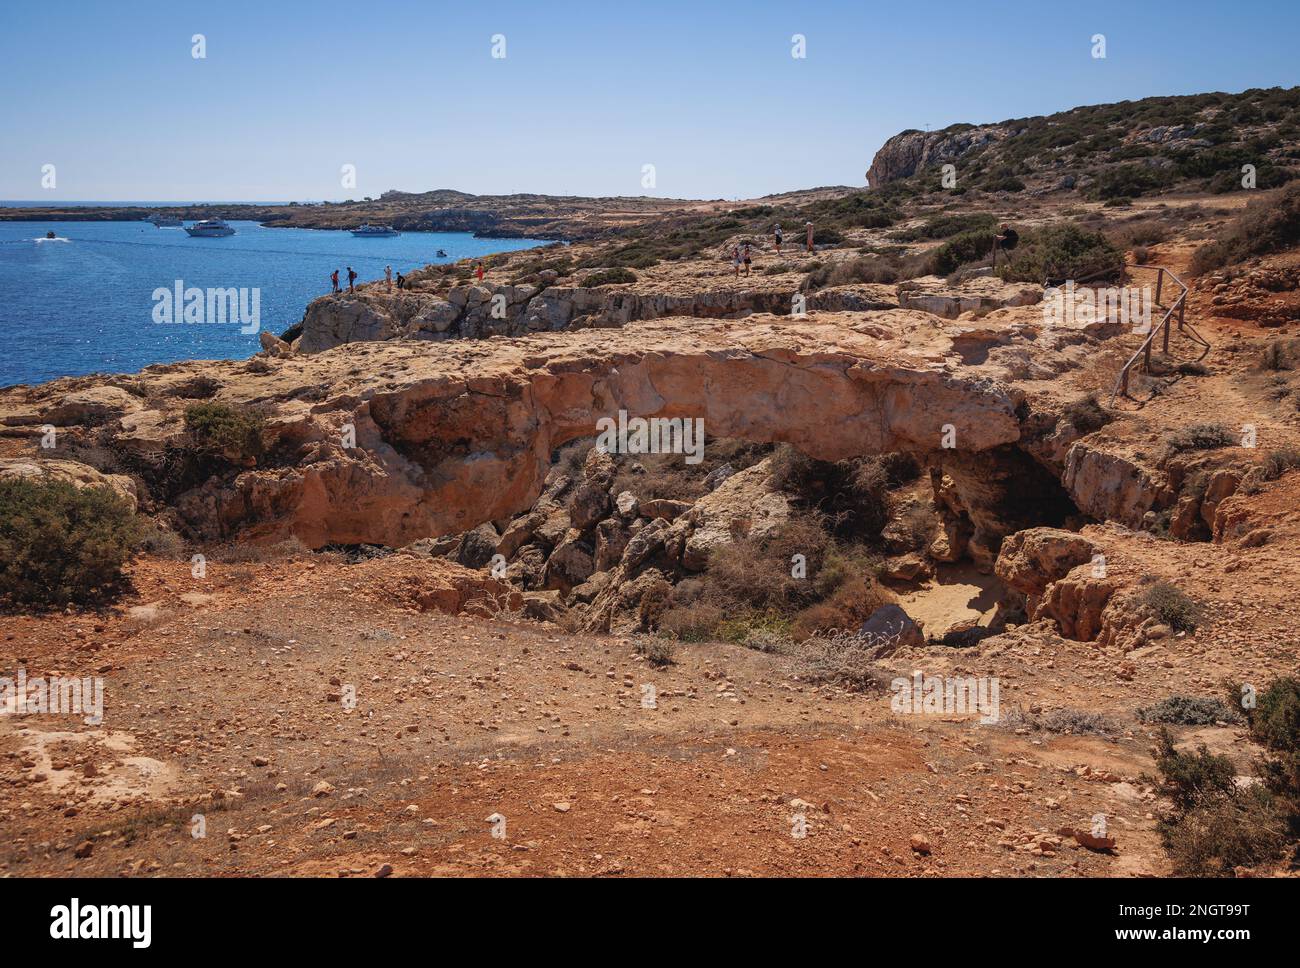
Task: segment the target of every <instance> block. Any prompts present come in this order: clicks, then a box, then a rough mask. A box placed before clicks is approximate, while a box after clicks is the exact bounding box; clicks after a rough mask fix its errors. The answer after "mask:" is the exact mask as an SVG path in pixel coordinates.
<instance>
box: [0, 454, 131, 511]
mask: <svg viewBox="0 0 1300 968" xmlns="http://www.w3.org/2000/svg"><path fill="white" fill-rule="evenodd" d="M6 477H23V478H27V479H28V480H34V481H68V482H69V483H71V484H75V485H76V486H77V487H107V488H111V489H112V490H114V491H116V492H117V494H118V495H119V496H121V497H122V498H124V499H125V500H126V501H127V503H128V504H130V505H131V509H132V510H135V508H136V502H137V494H136V487H135V481H133V480H131V478H129V477H127V476H126V475H125V474H101V473H100V472H99V471H97V470H95V469H94V468H93V467H88V466H87V465H85V464H82V463H80V462H79V461H74V460H49V459H28V458H17V457H0V479H3V478H6Z"/></svg>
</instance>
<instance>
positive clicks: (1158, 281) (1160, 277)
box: [1156, 266, 1165, 306]
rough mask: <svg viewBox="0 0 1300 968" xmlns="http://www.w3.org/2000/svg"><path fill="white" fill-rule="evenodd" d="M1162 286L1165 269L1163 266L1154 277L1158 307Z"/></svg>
mask: <svg viewBox="0 0 1300 968" xmlns="http://www.w3.org/2000/svg"><path fill="white" fill-rule="evenodd" d="M1164 285H1165V269H1164V266H1161V267H1160V272H1159V273H1158V274H1157V275H1156V305H1157V306H1159V305H1160V292H1161V290H1162V289H1164Z"/></svg>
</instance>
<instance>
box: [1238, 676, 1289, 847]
mask: <svg viewBox="0 0 1300 968" xmlns="http://www.w3.org/2000/svg"><path fill="white" fill-rule="evenodd" d="M1245 713H1246V721H1247V723H1248V724H1249V727H1250V738H1251V739H1253V740H1254V741H1255V742H1257V743H1259V744H1260V745H1261V746H1263V747H1264V749H1265V751H1266V752H1265V755H1264V758H1263V759H1262V760H1261V761H1260V763H1259V773H1260V776H1261V777H1262V778H1263V780H1264V783H1265V784H1266V785H1267V786H1268V788H1269V790H1270V791H1271V792H1272V793H1273V794H1275V795H1276V796H1277V797H1278V798H1279V799H1280V800H1281V801H1282V802H1283V803H1284V804H1285V806H1286V809H1287V817H1288V825H1289V827H1290V830H1291V833H1292V835H1293V836H1297V835H1300V678H1296V677H1294V676H1284V677H1282V678H1280V679H1276V680H1274V681H1273V682H1272V683H1270V684H1269V686H1268V687H1267V688H1266V689H1265V690H1264V691H1263V692H1262V693H1260V694H1259V695H1258V696H1257V697H1256V701H1255V706H1254V708H1249V707H1248V708H1246V710H1245Z"/></svg>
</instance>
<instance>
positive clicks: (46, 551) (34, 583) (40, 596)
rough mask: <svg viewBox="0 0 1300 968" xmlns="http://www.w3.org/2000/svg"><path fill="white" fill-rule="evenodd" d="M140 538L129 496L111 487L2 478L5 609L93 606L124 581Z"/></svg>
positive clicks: (0, 575) (1, 599)
mask: <svg viewBox="0 0 1300 968" xmlns="http://www.w3.org/2000/svg"><path fill="white" fill-rule="evenodd" d="M140 535H141V528H140V524H139V520H138V519H137V518H136V516H135V513H134V511H133V510H132V508H131V505H130V504H129V503H128V502H127V500H126V499H125V498H123V497H122V496H121V495H119V494H118V493H117V492H115V491H113V490H112V489H111V488H107V487H84V488H82V487H77V486H76V485H75V484H72V483H70V482H67V481H31V480H27V479H25V478H4V479H0V605H2V606H4V607H6V608H48V607H58V606H64V605H69V604H73V605H94V604H99V603H101V602H103V601H106V600H108V599H110V598H111V597H112V596H113V595H114V594H115V593H117V592H118V591H120V589H121V587H122V586H123V585H124V584H125V581H126V579H125V575H124V574H123V567H124V566H125V564H126V562H127V561H128V560H129V559H130V557H131V554H132V551H133V550H134V549H135V547H136V543H137V541H138V540H139V538H140Z"/></svg>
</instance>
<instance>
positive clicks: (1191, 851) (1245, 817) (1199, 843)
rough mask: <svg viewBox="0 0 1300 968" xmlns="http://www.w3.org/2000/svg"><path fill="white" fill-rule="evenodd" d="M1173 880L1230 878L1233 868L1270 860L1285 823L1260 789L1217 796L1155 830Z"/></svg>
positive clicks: (1281, 842) (1278, 848)
mask: <svg viewBox="0 0 1300 968" xmlns="http://www.w3.org/2000/svg"><path fill="white" fill-rule="evenodd" d="M1156 828H1157V830H1158V831H1159V833H1160V837H1161V840H1162V842H1163V844H1164V847H1165V850H1167V851H1168V852H1169V860H1170V862H1171V864H1172V866H1173V873H1174V874H1175V875H1176V876H1178V877H1231V876H1232V875H1233V873H1234V872H1235V870H1236V868H1238V867H1253V866H1255V865H1256V864H1261V863H1265V862H1267V861H1271V860H1275V859H1277V857H1278V856H1279V855H1280V854H1281V853H1282V851H1283V849H1284V848H1285V846H1286V839H1287V838H1286V822H1285V818H1284V817H1283V814H1282V811H1281V810H1280V809H1279V807H1278V804H1277V802H1276V801H1275V800H1274V798H1273V797H1271V796H1270V795H1269V794H1268V791H1266V790H1264V789H1262V788H1260V787H1251V788H1249V789H1247V790H1245V791H1243V792H1241V793H1239V794H1237V795H1236V796H1226V797H1219V798H1217V799H1212V800H1211V801H1210V802H1208V803H1205V804H1203V805H1201V806H1198V807H1194V808H1192V809H1190V810H1187V811H1185V812H1183V813H1181V814H1178V815H1177V816H1176V817H1174V818H1172V819H1166V820H1162V821H1160V822H1159V823H1157V825H1156Z"/></svg>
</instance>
